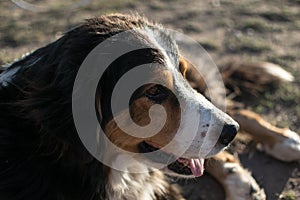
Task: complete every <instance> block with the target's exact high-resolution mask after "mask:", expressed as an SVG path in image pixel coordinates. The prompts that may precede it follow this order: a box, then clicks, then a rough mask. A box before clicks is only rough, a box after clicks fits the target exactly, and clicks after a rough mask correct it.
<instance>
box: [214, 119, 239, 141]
mask: <svg viewBox="0 0 300 200" xmlns="http://www.w3.org/2000/svg"><path fill="white" fill-rule="evenodd" d="M238 128H239V127H238V126H237V125H233V124H225V125H224V126H223V129H222V133H221V135H220V137H219V140H218V142H219V143H220V144H222V145H225V146H227V145H229V143H230V142H232V140H233V139H234V137H235V136H236V134H237V132H238Z"/></svg>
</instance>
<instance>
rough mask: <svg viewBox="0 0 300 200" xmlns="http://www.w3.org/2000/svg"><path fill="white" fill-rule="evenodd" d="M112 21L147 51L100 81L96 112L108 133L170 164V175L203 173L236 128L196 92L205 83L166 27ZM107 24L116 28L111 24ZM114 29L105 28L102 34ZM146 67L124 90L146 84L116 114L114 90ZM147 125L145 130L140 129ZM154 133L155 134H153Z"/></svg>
mask: <svg viewBox="0 0 300 200" xmlns="http://www.w3.org/2000/svg"><path fill="white" fill-rule="evenodd" d="M114 17H115V20H116V21H117V22H116V23H115V25H116V27H119V28H120V27H121V28H120V32H121V31H128V30H129V31H128V32H129V33H128V35H127V37H126V38H125V39H124V38H121V40H122V42H123V43H124V41H125V43H126V44H128V45H129V46H130V45H132V44H135V45H141V47H143V48H140V49H138V50H134V51H130V52H128V53H126V54H124V55H122V56H120V57H118V58H117V59H116V60H114V61H113V62H112V63H111V64H110V65H109V67H108V68H107V69H106V70H105V72H104V74H103V76H102V77H101V79H100V81H99V84H98V88H97V95H96V96H97V97H96V108H97V112H98V118H99V121H100V124H101V126H102V128H103V130H104V132H105V135H106V136H107V138H108V139H109V140H110V142H112V143H113V144H114V145H116V146H117V147H118V148H120V149H122V150H125V151H128V152H133V153H143V154H144V155H145V156H144V157H146V160H147V162H149V163H167V166H166V167H165V168H164V169H165V171H166V172H168V173H170V174H175V175H178V176H180V175H181V176H185V177H189V176H191V177H192V176H200V175H202V174H203V163H204V159H205V158H207V157H209V156H212V155H214V154H216V153H218V152H219V151H221V150H223V149H224V148H226V147H227V146H228V145H229V143H230V142H231V141H232V140H233V138H234V137H235V135H236V133H237V130H238V124H237V123H236V122H235V121H234V120H233V119H231V118H230V117H229V116H228V115H227V114H225V113H224V112H222V111H221V110H219V109H218V108H216V107H215V106H214V105H213V104H212V103H211V102H210V101H208V100H207V99H206V98H205V97H204V96H203V95H201V94H200V93H199V92H197V91H196V89H198V91H199V83H202V82H203V80H200V79H199V78H198V77H199V74H197V70H196V69H195V67H194V66H193V65H191V64H190V62H188V61H187V60H186V59H185V58H184V57H183V56H181V54H180V51H179V50H178V47H177V44H176V42H175V41H174V40H173V39H172V37H171V36H170V35H169V34H168V33H167V31H166V30H165V29H164V28H162V27H161V26H158V25H155V24H151V23H149V22H147V21H145V20H144V19H141V18H131V17H129V18H128V17H126V16H114ZM112 21H113V20H112ZM120 24H121V25H120ZM128 24H130V25H128ZM95 26H96V25H95ZM107 26H112V27H110V28H111V29H114V30H115V29H116V27H113V25H112V24H109V25H107ZM124 26H125V27H126V28H125V29H124V30H122V28H124ZM128 27H129V28H128ZM110 28H109V27H105V30H104V31H109V29H110ZM114 42H116V40H114ZM123 43H122V44H123ZM106 53H107V54H110V53H113V52H106ZM144 64H147V66H146V67H144V68H143V70H142V71H143V72H142V74H141V75H140V74H138V75H137V76H135V77H131V78H130V79H127V81H128V82H126V81H125V82H123V84H121V85H122V86H123V89H122V92H129V91H127V90H126V85H127V84H128V85H130V83H129V82H135V81H141V80H143V83H145V84H142V85H140V86H139V87H138V88H136V90H135V91H134V92H133V94H132V95H131V97H130V99H129V101H128V102H125V104H124V102H123V103H122V101H126V98H124V99H123V98H122V97H121V98H118V102H119V103H120V104H122V105H125V106H123V107H122V106H119V107H118V109H117V110H114V111H112V108H111V105H112V104H111V102H112V101H113V90H114V89H115V87H116V85H117V83H118V81H120V79H121V77H122V76H124V75H125V74H126V73H128V72H130V71H132V70H134V69H135V68H136V67H137V66H140V65H144ZM197 81H198V82H197ZM195 83H196V86H195ZM193 87H194V88H193ZM200 87H201V85H200ZM121 88H122V87H121ZM124 88H125V89H124ZM117 104H118V103H117ZM153 108H157V109H153ZM162 108H163V111H162ZM162 122H163V123H162ZM122 127H123V128H122ZM124 127H125V130H124ZM137 127H139V128H137ZM143 127H144V128H145V127H147V128H145V129H140V128H143ZM149 127H150V128H149ZM143 130H144V131H143ZM153 130H154V131H155V134H152V133H151V132H152V131H153ZM139 134H140V135H139ZM158 150H161V151H158ZM153 152H158V153H153ZM149 153H153V154H151V155H149ZM170 161H172V162H170Z"/></svg>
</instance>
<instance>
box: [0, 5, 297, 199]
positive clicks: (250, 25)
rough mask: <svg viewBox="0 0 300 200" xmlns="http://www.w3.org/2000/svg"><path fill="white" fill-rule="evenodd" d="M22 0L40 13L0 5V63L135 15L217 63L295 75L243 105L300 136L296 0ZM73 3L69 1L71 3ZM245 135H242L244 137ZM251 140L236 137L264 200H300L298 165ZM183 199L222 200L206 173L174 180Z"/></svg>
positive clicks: (235, 148) (236, 148)
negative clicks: (99, 20)
mask: <svg viewBox="0 0 300 200" xmlns="http://www.w3.org/2000/svg"><path fill="white" fill-rule="evenodd" d="M85 1H86V2H87V4H85V5H83V6H81V7H78V8H74V7H72V5H74V3H76V2H79V0H77V1H76V0H73V1H61V0H43V1H41V0H27V2H29V3H33V4H34V5H37V6H38V7H39V8H41V12H32V11H29V10H26V9H22V8H20V7H19V6H17V5H16V4H14V3H13V2H12V1H10V0H4V1H0V6H1V7H0V47H1V48H0V64H4V63H7V62H9V61H12V60H13V59H14V58H17V57H19V56H21V55H22V54H23V53H26V52H28V51H31V50H34V49H35V48H37V47H40V46H42V45H45V44H47V43H48V42H50V41H53V40H55V39H57V38H58V37H59V36H61V35H62V34H63V32H64V31H66V30H68V29H70V28H71V27H73V26H75V25H77V24H78V23H80V22H81V21H82V20H83V19H85V18H89V17H94V16H98V15H102V14H106V13H111V12H122V13H136V12H138V13H139V14H141V15H145V16H146V17H148V18H149V19H151V20H154V21H157V22H160V23H162V24H164V25H165V26H166V27H168V28H172V29H175V30H178V31H182V32H183V33H185V34H187V35H189V36H191V37H193V38H194V39H195V40H197V41H198V42H199V43H200V44H202V46H203V47H204V48H205V49H206V50H207V51H208V52H209V54H210V55H211V56H212V58H213V60H214V61H215V63H217V64H221V63H222V62H224V61H228V60H232V59H236V60H243V61H245V62H255V61H269V62H273V63H276V64H279V65H281V66H282V67H284V68H285V69H287V70H288V71H290V72H291V73H292V74H293V75H294V76H295V81H294V82H293V83H291V84H284V85H282V86H280V87H279V88H278V89H277V90H275V91H266V92H265V93H264V94H263V95H262V97H261V98H259V99H258V98H256V97H252V98H250V99H247V101H246V102H247V104H246V105H247V107H249V108H251V109H252V110H254V111H256V112H258V113H260V114H262V115H263V116H264V117H265V118H266V119H267V120H268V121H270V122H271V123H273V124H276V125H278V126H280V127H290V128H291V129H293V130H294V131H296V132H298V133H300V120H299V119H300V105H299V103H300V87H299V86H300V66H299V61H300V1H299V0H282V1H280V0H265V1H259V0H241V1H234V0H210V1H204V0H203V1H195V0H184V1H183V0H182V1H181V0H161V1H159V0H151V1H144V2H142V1H137V0H90V1H89V0H85ZM70 2H71V3H70ZM246 138H247V137H246ZM254 146H255V144H253V143H252V142H250V141H249V140H248V139H242V140H236V142H235V143H234V144H233V145H232V147H231V148H230V151H231V152H237V153H238V157H239V159H240V160H241V162H242V164H243V165H244V166H245V167H246V168H247V169H249V170H250V171H251V172H252V174H253V176H254V177H255V179H256V180H257V182H258V183H259V184H260V186H261V187H263V188H264V189H265V192H266V194H267V199H269V200H273V199H287V200H293V199H295V200H296V199H300V163H299V162H293V163H284V162H280V161H277V160H275V159H273V158H271V157H269V156H267V155H265V154H264V153H263V152H259V151H257V150H256V149H255V148H254ZM178 182H179V183H180V184H181V185H185V186H184V187H183V192H184V193H185V195H186V197H187V198H188V199H203V200H206V199H212V200H221V199H224V192H223V190H222V188H221V187H220V186H219V185H218V183H216V181H214V179H212V178H211V177H210V176H209V175H205V176H203V177H201V178H198V179H196V180H178Z"/></svg>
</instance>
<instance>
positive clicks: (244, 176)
mask: <svg viewBox="0 0 300 200" xmlns="http://www.w3.org/2000/svg"><path fill="white" fill-rule="evenodd" d="M224 170H226V171H227V175H226V176H225V177H224V184H223V185H224V186H225V188H224V189H225V192H226V200H245V199H247V200H265V199H266V195H265V192H264V190H263V189H261V188H260V187H259V185H258V184H257V183H256V181H255V179H254V178H253V177H252V176H251V174H250V172H249V171H247V170H246V169H244V168H243V167H242V166H241V165H240V164H239V163H225V164H224Z"/></svg>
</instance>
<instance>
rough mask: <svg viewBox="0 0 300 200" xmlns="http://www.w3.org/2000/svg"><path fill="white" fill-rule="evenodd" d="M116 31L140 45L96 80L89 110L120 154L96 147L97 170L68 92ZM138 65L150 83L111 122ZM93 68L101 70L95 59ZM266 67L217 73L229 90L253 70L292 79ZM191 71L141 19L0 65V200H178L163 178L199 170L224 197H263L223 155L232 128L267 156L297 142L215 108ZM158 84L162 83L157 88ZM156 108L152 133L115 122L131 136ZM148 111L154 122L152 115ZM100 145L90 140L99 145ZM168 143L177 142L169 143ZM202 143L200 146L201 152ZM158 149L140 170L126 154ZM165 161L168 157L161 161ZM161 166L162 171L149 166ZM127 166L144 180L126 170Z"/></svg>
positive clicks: (92, 23) (103, 21)
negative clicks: (114, 102)
mask: <svg viewBox="0 0 300 200" xmlns="http://www.w3.org/2000/svg"><path fill="white" fill-rule="evenodd" d="M122 32H128V33H129V36H128V38H125V40H124V41H125V44H126V45H129V46H130V45H133V44H137V45H141V46H143V47H145V48H143V49H139V50H135V51H131V52H129V53H126V54H125V55H122V56H121V57H119V58H118V59H117V60H115V61H114V62H112V63H111V64H110V65H109V67H108V68H107V69H106V70H105V71H104V73H103V75H102V76H101V77H98V78H99V83H98V85H97V88H96V93H95V105H93V106H94V107H95V112H96V114H97V119H98V121H99V126H100V127H101V128H102V129H103V131H104V134H105V137H107V138H108V140H109V141H110V142H111V143H112V144H114V145H115V146H117V147H118V148H120V149H121V150H118V149H117V150H115V149H113V150H112V149H109V148H104V149H103V148H102V147H100V148H102V151H103V154H104V155H103V156H104V157H106V163H105V164H103V163H102V162H100V161H99V160H98V159H97V158H95V156H93V155H92V154H91V152H89V150H88V149H87V148H86V147H85V145H84V144H83V142H82V140H81V138H80V136H79V135H78V129H76V124H75V121H74V120H73V110H72V109H73V108H72V94H73V92H74V88H73V86H74V83H75V80H76V76H77V74H78V71H79V70H80V66H81V65H82V63H83V62H84V60H85V58H86V57H87V56H88V55H89V53H90V52H92V51H93V49H94V48H96V46H97V45H99V44H101V43H103V42H104V41H105V40H107V39H109V38H111V37H113V36H115V35H117V34H119V33H122ZM124 41H123V42H124ZM170 52H172V53H170ZM102 53H106V54H107V55H110V54H112V53H114V52H110V51H107V52H102ZM145 63H151V66H150V67H149V69H150V70H148V71H147V76H146V78H147V81H148V82H149V84H145V85H143V86H141V87H140V88H138V89H137V90H136V91H134V93H133V94H132V96H131V98H130V102H129V105H128V108H120V110H118V112H117V116H114V114H113V112H112V110H111V107H110V105H111V104H110V102H111V99H112V91H113V89H114V86H115V85H116V84H117V82H118V80H119V79H120V78H121V77H122V76H123V75H124V74H125V73H127V72H129V71H130V70H132V69H133V68H134V67H135V66H138V65H142V64H145ZM97 65H99V67H101V61H100V63H98V62H97ZM266 65H267V64H260V65H253V66H248V68H247V69H248V70H247V69H246V70H245V67H243V66H238V67H237V66H236V65H231V67H228V68H226V69H225V70H223V71H222V76H223V79H224V80H225V84H226V86H228V87H230V86H232V87H233V86H234V85H235V84H236V83H235V82H234V81H233V80H237V78H236V77H238V78H241V77H242V78H244V79H245V80H251V79H252V78H253V77H255V75H253V77H249V76H246V77H243V76H244V75H245V74H247V73H249V71H253V69H254V68H255V67H256V68H257V69H259V70H261V71H263V72H264V73H265V74H266V76H268V77H272V78H273V79H272V81H284V80H285V81H291V80H289V79H292V78H291V75H290V74H288V73H287V72H285V73H286V74H285V75H283V74H282V73H278V74H274V73H273V72H274V71H275V70H274V69H278V70H282V71H283V69H282V68H280V67H278V66H271V67H270V66H268V67H267V66H266ZM232 66H234V67H232ZM233 69H234V70H233ZM195 70H196V68H195V66H193V65H192V64H191V63H190V62H189V61H188V60H187V59H185V58H184V57H183V56H182V55H181V53H180V51H179V49H178V46H177V44H176V41H174V40H173V39H172V36H171V35H169V34H168V31H167V30H166V29H165V28H164V27H163V26H161V25H159V24H156V23H152V22H150V21H148V20H147V19H146V18H144V17H140V16H137V15H122V14H111V15H104V16H100V17H98V18H93V19H88V20H87V21H86V22H85V23H83V24H82V25H80V26H78V27H75V28H74V29H72V30H70V31H69V32H67V33H65V34H64V35H63V36H62V37H61V38H60V39H58V40H56V41H54V42H53V43H50V44H48V45H46V46H45V47H42V48H40V49H37V50H36V51H34V52H32V53H29V54H28V55H26V56H24V57H23V58H21V59H20V60H18V61H15V62H13V63H12V64H9V65H7V66H5V67H2V68H1V74H0V111H1V112H0V142H1V145H0V157H1V159H0V197H1V199H5V200H6V199H7V200H21V199H22V200H27V199H28V200H29V199H30V200H35V199H45V200H47V199H49V200H50V199H51V200H62V199H64V200H68V199H72V200H76V199H85V200H96V199H97V200H99V199H145V200H148V199H149V200H151V199H184V197H183V196H182V195H181V194H180V190H179V189H178V188H177V187H176V186H175V185H173V184H170V183H169V182H168V180H167V178H166V176H165V174H167V175H171V176H177V177H184V178H193V177H198V176H201V175H202V174H203V171H204V168H205V169H206V170H207V171H208V172H209V173H211V174H212V175H213V176H214V177H216V179H217V180H218V181H220V183H221V184H222V185H223V187H224V188H225V192H226V197H227V199H246V198H248V199H250V198H253V199H254V198H256V199H264V198H265V195H264V192H263V190H262V189H260V188H259V186H258V184H257V183H256V182H255V180H254V179H253V178H252V176H251V174H250V173H249V172H248V171H247V170H245V169H244V168H243V167H242V166H241V165H240V163H239V162H238V160H237V159H236V158H235V157H234V156H232V155H230V154H229V153H227V152H224V151H223V150H224V149H225V148H226V147H228V145H229V144H230V143H231V142H232V140H233V139H234V137H235V136H236V134H237V132H238V129H239V125H238V123H239V124H240V126H241V128H242V129H243V130H245V131H248V132H250V133H257V134H256V135H254V136H255V137H256V139H257V140H258V141H259V142H261V143H262V144H263V145H264V147H265V150H266V151H267V152H268V153H269V154H271V155H273V156H275V157H277V158H278V159H286V160H287V161H290V160H297V159H299V146H300V145H299V144H300V142H299V141H300V139H299V136H298V135H297V134H296V133H294V132H292V131H290V130H287V129H278V128H274V127H273V126H271V125H270V124H268V123H266V122H265V121H263V120H262V119H261V118H260V117H259V116H258V115H256V114H254V113H252V112H251V111H247V110H242V109H231V110H229V111H228V114H226V113H224V112H223V111H221V110H219V109H218V108H217V107H216V106H214V105H213V104H212V103H211V102H210V101H209V100H207V99H206V98H205V91H206V90H207V87H206V86H205V84H203V83H204V81H203V77H201V76H200V75H199V73H197V71H195ZM259 70H256V71H259ZM282 71H281V72H282ZM289 75H290V77H288V76H289ZM156 80H159V81H160V82H161V83H162V84H156V83H155V82H156ZM229 80H231V82H230V81H229ZM226 81H227V82H226ZM241 82H242V81H241ZM270 82H271V81H269V82H268V83H270ZM268 83H266V84H268ZM237 85H239V86H242V84H240V83H238V84H237ZM233 88H236V87H233ZM125 92H126V91H125ZM155 105H160V106H163V108H164V110H165V112H166V121H165V123H164V125H163V126H162V127H161V129H160V130H159V131H158V133H157V134H155V135H152V136H150V137H146V138H145V137H135V136H132V135H130V134H128V133H127V132H125V131H124V130H122V129H121V128H120V127H119V125H120V124H118V123H117V121H116V118H118V119H120V121H121V124H122V126H125V127H129V130H133V129H130V128H131V125H132V124H131V123H132V121H133V122H134V123H135V124H137V125H139V126H142V127H143V126H146V125H147V124H149V123H150V122H151V119H150V117H149V112H150V111H149V110H151V107H153V106H155ZM73 106H74V105H73ZM123 109H124V110H129V113H126V112H123ZM152 114H153V116H154V118H155V117H156V118H158V119H160V116H159V114H157V113H155V112H154V113H152ZM131 120H132V121H131ZM236 121H237V122H238V123H237V122H236ZM129 122H130V123H129ZM249 122H250V123H249ZM179 124H180V127H179ZM192 126H194V127H195V128H196V132H195V133H194V135H191V133H190V131H189V130H190V127H192ZM261 136H264V137H261ZM98 140H100V139H99V138H98V139H97V141H96V143H97V144H98V145H100V144H102V143H101V141H98ZM171 141H173V142H174V143H173V144H172V145H168V144H169V143H170V142H171ZM202 143H203V146H205V148H201V147H202V146H200V144H202ZM292 144H293V145H292ZM295 144H296V146H295ZM297 145H298V146H297ZM165 146H169V147H168V148H167V149H166V150H163V151H161V152H159V153H158V154H154V157H153V156H152V157H146V156H145V157H143V156H142V157H143V159H144V160H145V163H144V162H141V161H140V160H139V159H132V158H131V157H128V155H127V153H126V152H128V153H138V154H147V153H152V152H156V151H159V150H160V149H162V148H164V147H165ZM297 148H298V154H295V156H292V155H289V157H286V156H285V155H283V154H284V153H281V154H280V155H279V153H278V151H280V152H282V149H290V151H289V152H293V151H294V152H295V151H297ZM202 151H205V152H206V153H202ZM178 154H179V155H180V156H176V155H178ZM287 154H289V153H287ZM199 155H200V156H199ZM170 159H171V160H172V159H174V160H172V162H171V163H168V161H169V160H170ZM204 159H207V160H206V161H205V163H204ZM161 163H164V164H166V166H165V167H163V168H155V167H153V166H156V164H161ZM120 166H121V168H119V167H120ZM121 169H122V170H121ZM132 169H134V170H137V171H143V173H131V170H132ZM237 186H238V187H237ZM236 188H239V189H238V190H236Z"/></svg>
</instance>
